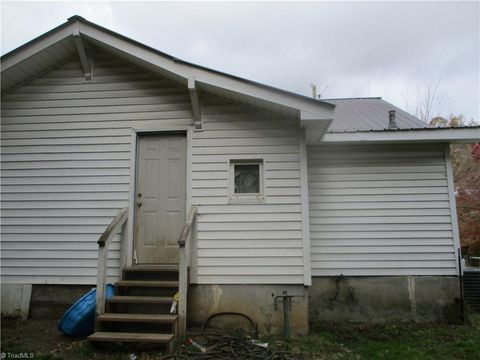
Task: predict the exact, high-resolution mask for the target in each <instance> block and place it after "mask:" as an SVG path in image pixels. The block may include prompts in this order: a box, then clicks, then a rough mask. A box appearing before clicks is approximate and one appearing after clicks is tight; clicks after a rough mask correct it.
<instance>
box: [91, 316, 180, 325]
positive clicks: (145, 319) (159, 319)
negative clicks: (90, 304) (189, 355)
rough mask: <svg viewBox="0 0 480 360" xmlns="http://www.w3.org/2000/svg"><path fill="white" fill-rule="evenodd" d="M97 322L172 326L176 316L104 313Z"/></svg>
mask: <svg viewBox="0 0 480 360" xmlns="http://www.w3.org/2000/svg"><path fill="white" fill-rule="evenodd" d="M97 320H98V321H102V322H141V323H160V324H172V323H175V321H176V320H177V315H164V314H117V313H106V314H103V315H100V316H99V317H98V318H97Z"/></svg>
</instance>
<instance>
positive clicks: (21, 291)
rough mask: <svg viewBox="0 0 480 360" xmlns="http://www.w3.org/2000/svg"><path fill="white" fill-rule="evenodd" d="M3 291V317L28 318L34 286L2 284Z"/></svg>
mask: <svg viewBox="0 0 480 360" xmlns="http://www.w3.org/2000/svg"><path fill="white" fill-rule="evenodd" d="M1 291H2V296H1V304H2V316H13V317H21V318H22V319H26V318H28V308H29V305H30V297H31V294H32V285H29V284H2V286H1Z"/></svg>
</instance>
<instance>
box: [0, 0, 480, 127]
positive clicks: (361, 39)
mask: <svg viewBox="0 0 480 360" xmlns="http://www.w3.org/2000/svg"><path fill="white" fill-rule="evenodd" d="M0 4H1V54H2V55H3V54H5V53H7V52H9V51H11V50H13V49H15V48H16V47H18V46H20V45H22V44H23V43H25V42H27V41H29V40H31V39H33V38H34V37H36V36H39V35H41V34H43V33H44V32H46V31H48V30H50V29H52V28H54V27H55V26H57V25H60V24H61V23H63V22H65V21H66V19H67V18H68V17H70V16H72V15H80V16H83V17H84V18H86V19H87V20H89V21H92V22H94V23H97V24H99V25H101V26H104V27H107V28H109V29H110V30H113V31H115V32H118V33H120V34H122V35H125V36H127V37H130V38H132V39H134V40H137V41H139V42H141V43H144V44H146V45H149V46H151V47H153V48H156V49H158V50H160V51H163V52H165V53H167V54H170V55H173V56H176V57H177V58H180V59H182V60H185V61H188V62H192V63H195V64H198V65H203V66H206V67H209V68H212V69H215V70H219V71H223V72H226V73H229V74H232V75H236V76H239V77H242V78H246V79H250V80H254V81H257V82H260V83H264V84H267V85H271V86H275V87H278V88H281V89H285V90H288V91H293V92H296V93H299V94H302V95H306V96H312V89H311V84H315V85H316V88H317V93H319V94H320V96H321V98H323V99H327V98H340V97H341V98H344V97H369V96H375V97H376V96H380V97H382V98H383V99H385V100H387V101H389V102H391V103H393V104H395V105H397V106H399V107H401V108H403V109H405V110H407V111H409V112H411V113H415V109H416V107H417V105H418V104H419V103H421V101H423V100H425V98H426V95H425V94H426V92H427V91H428V90H430V93H431V94H432V95H431V98H433V103H434V107H435V111H434V112H433V113H432V116H436V115H438V116H444V117H448V116H449V115H450V114H454V115H460V114H461V115H464V116H465V118H466V119H467V120H470V119H473V120H475V121H477V122H478V121H479V120H480V69H479V68H480V28H479V22H480V20H479V19H480V2H478V1H473V2H459V1H454V2H439V1H424V2H411V1H401V2H389V1H380V2H364V1H355V2H344V1H342V2H340V1H338V2H325V1H321V2H273V1H269V2H250V1H249V2H197V1H196V2H161V1H149V2H139V1H135V2H133V1H132V2H129V1H114V2H107V1H100V2H90V1H79V0H77V1H63V2H53V1H35V2H27V1H3V0H2V1H1V3H0Z"/></svg>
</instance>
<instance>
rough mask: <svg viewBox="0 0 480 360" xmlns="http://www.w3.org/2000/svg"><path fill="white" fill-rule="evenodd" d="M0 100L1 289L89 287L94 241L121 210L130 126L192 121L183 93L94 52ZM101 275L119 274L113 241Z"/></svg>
mask: <svg viewBox="0 0 480 360" xmlns="http://www.w3.org/2000/svg"><path fill="white" fill-rule="evenodd" d="M96 60H97V61H96V63H95V74H94V80H93V81H92V82H85V80H84V78H83V73H82V68H81V65H80V63H79V62H78V61H75V60H74V61H71V62H68V63H67V64H64V65H63V66H62V67H60V68H58V69H56V70H54V71H52V72H50V73H48V74H46V75H44V76H42V77H40V78H38V79H36V80H34V81H32V82H30V83H28V84H27V85H24V86H22V87H21V88H19V89H17V90H15V91H13V92H11V93H9V94H7V95H5V96H3V97H2V120H1V121H2V143H1V161H2V187H1V196H2V229H1V230H2V242H1V250H2V264H1V266H2V269H1V272H2V282H6V283H30V284H31V283H54V284H93V283H95V282H96V271H97V270H96V267H97V240H98V238H99V236H100V234H101V233H102V232H103V231H104V230H105V228H106V226H107V225H108V224H109V223H110V222H111V220H112V219H113V217H114V216H115V215H116V214H117V213H118V211H119V209H120V208H123V207H126V206H128V192H129V181H130V140H131V139H130V134H131V129H132V127H133V126H152V125H155V126H159V125H161V124H163V125H187V124H190V123H191V122H192V115H191V108H190V99H189V96H188V92H187V91H186V89H182V88H180V87H175V86H173V85H171V84H169V83H168V82H166V81H164V80H162V79H158V78H155V77H153V76H152V75H151V74H148V73H146V72H143V71H142V70H139V69H138V68H135V67H132V66H129V65H127V64H125V63H123V62H121V61H118V60H116V59H115V58H111V57H109V56H106V55H103V54H99V55H98V56H97V59H96ZM110 249H111V251H110V254H109V264H108V266H109V268H108V275H109V277H110V281H111V280H113V279H114V278H116V277H118V275H119V266H120V252H121V246H120V240H119V238H118V237H117V238H116V239H115V240H114V241H113V243H112V244H111V248H110Z"/></svg>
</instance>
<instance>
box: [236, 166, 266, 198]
mask: <svg viewBox="0 0 480 360" xmlns="http://www.w3.org/2000/svg"><path fill="white" fill-rule="evenodd" d="M234 167H235V194H258V193H260V165H258V164H253V165H252V164H249V165H240V164H235V166H234Z"/></svg>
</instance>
